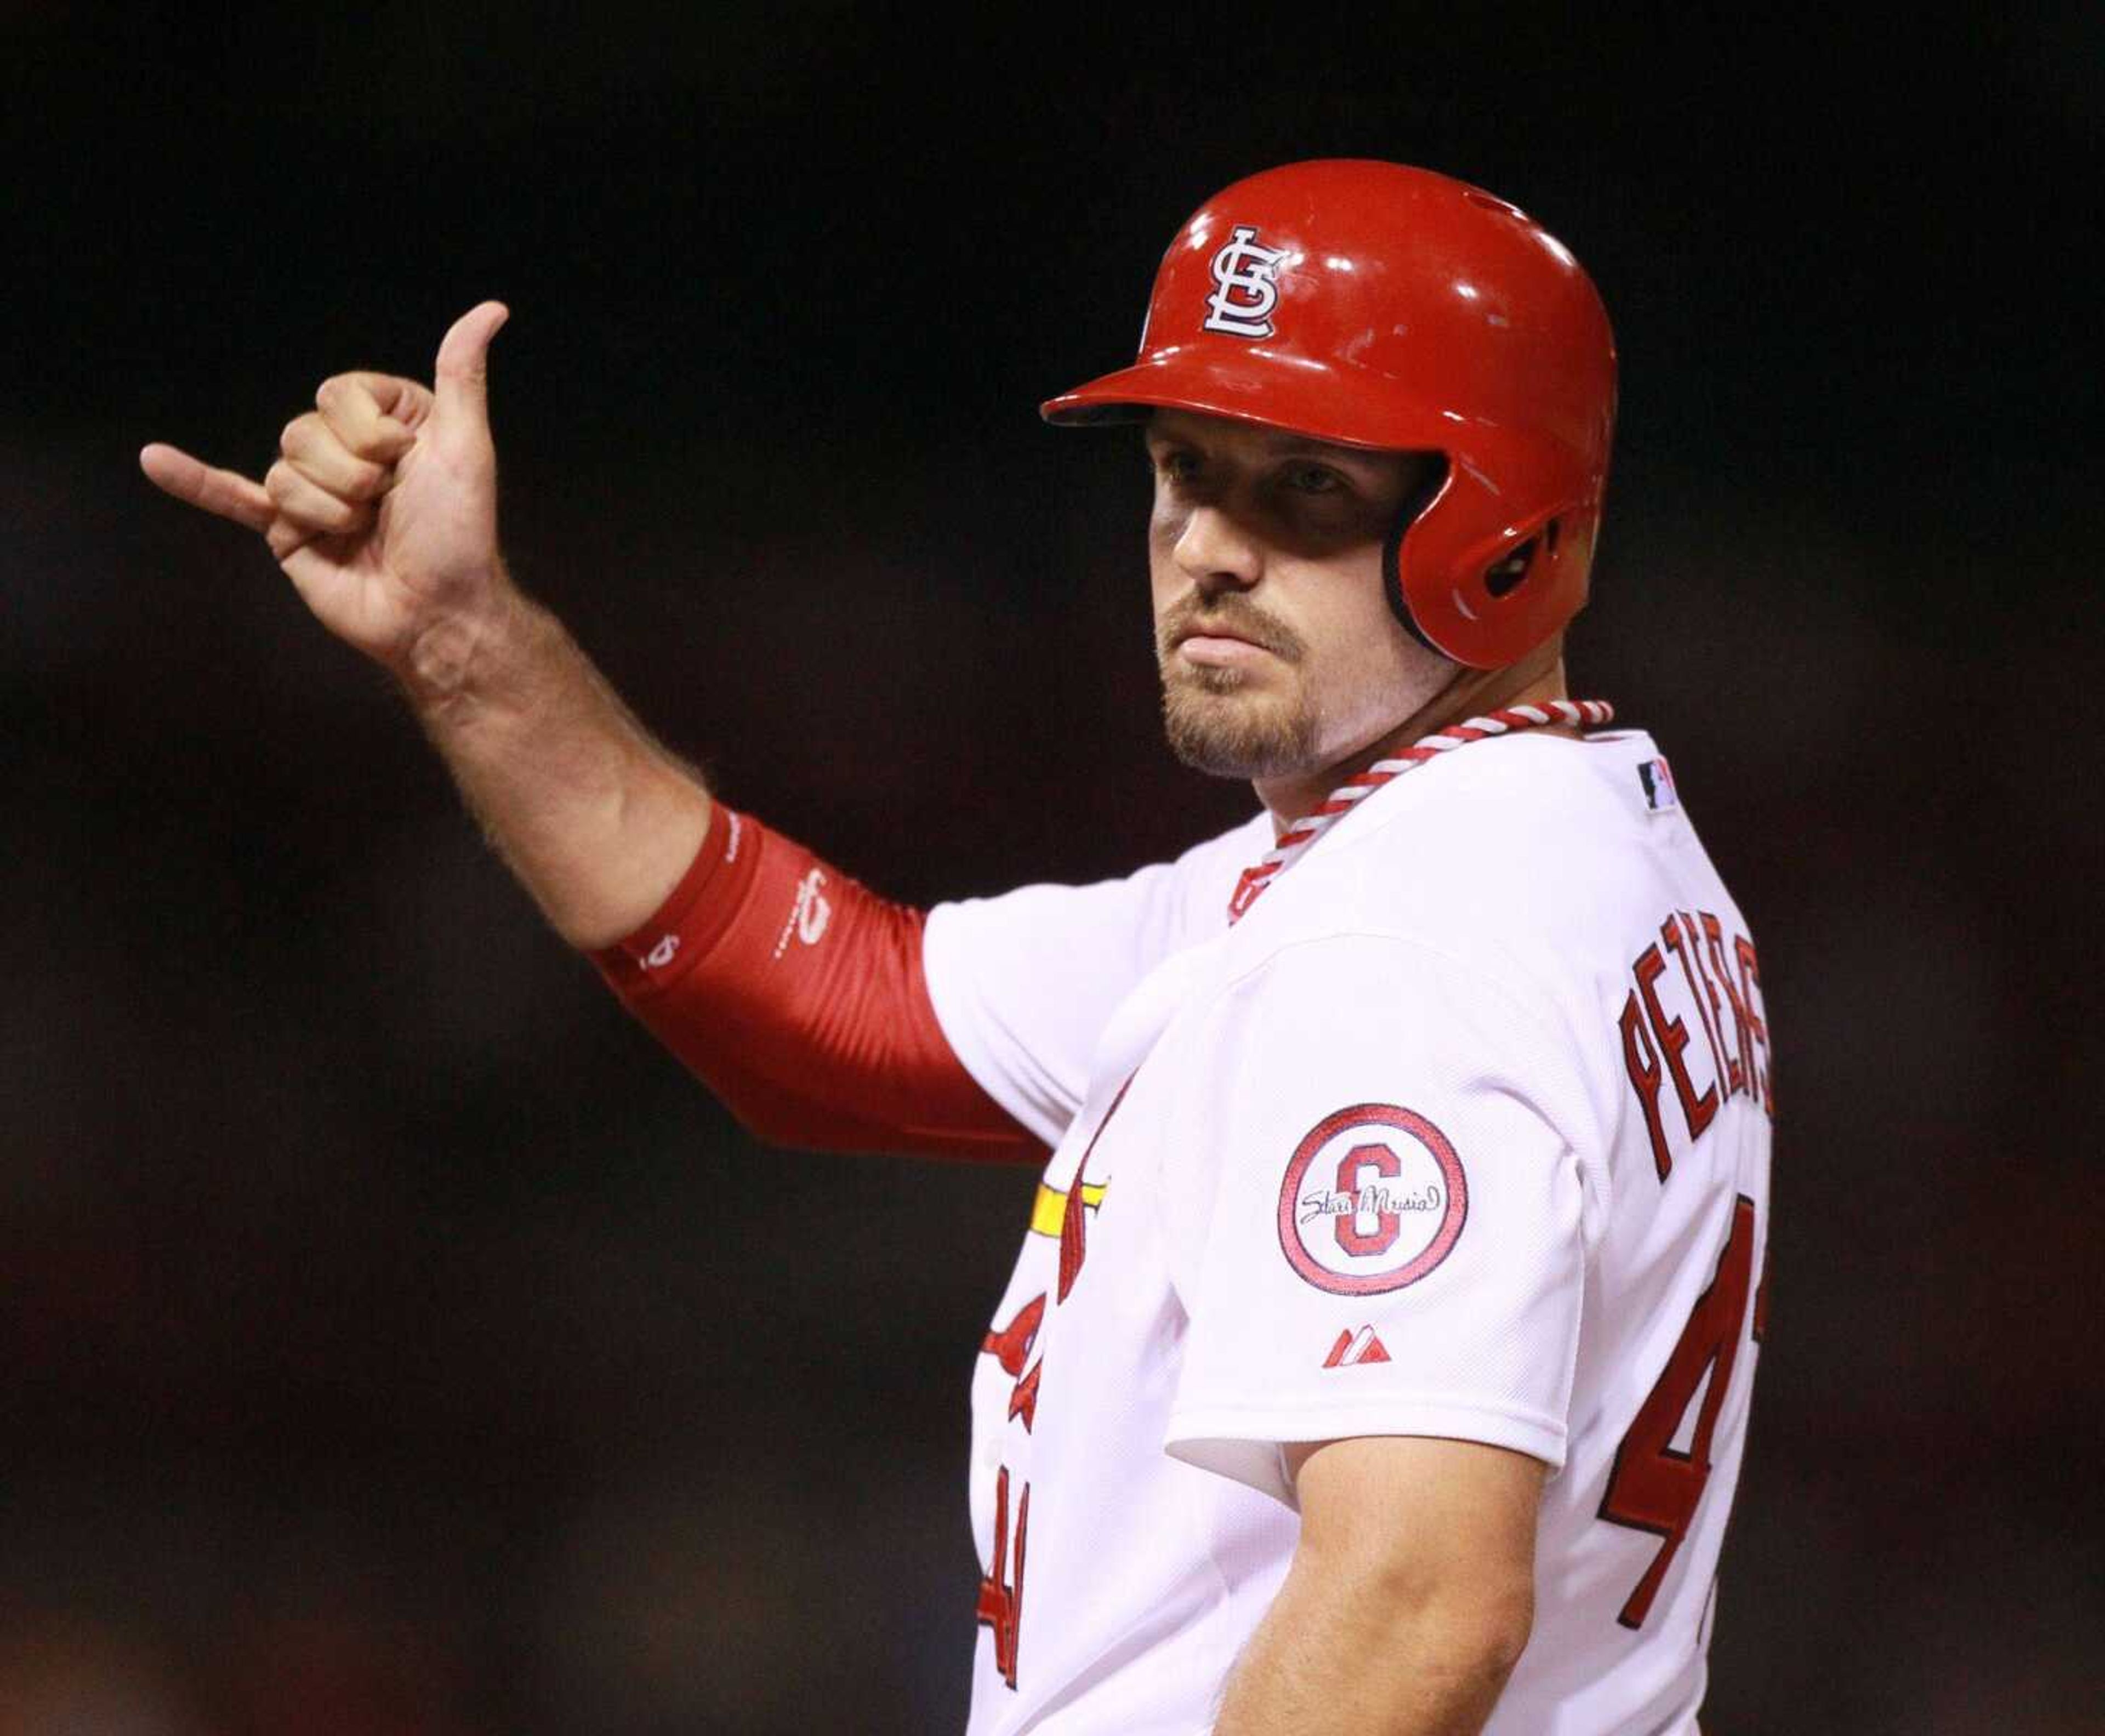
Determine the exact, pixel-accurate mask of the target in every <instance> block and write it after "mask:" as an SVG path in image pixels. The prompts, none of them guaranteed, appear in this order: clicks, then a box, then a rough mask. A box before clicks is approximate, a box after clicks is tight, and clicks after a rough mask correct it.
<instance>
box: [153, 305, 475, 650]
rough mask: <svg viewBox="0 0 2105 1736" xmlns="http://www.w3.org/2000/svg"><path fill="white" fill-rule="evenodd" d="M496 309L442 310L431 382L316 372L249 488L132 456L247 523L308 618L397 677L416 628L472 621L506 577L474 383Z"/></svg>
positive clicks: (174, 489) (165, 459) (200, 469)
mask: <svg viewBox="0 0 2105 1736" xmlns="http://www.w3.org/2000/svg"><path fill="white" fill-rule="evenodd" d="M507 317H508V314H507V310H506V309H505V307H504V306H503V304H502V303H500V302H496V301H485V302H483V303H482V304H481V305H480V306H478V307H476V308H473V309H472V310H469V311H468V312H467V313H466V314H463V315H462V316H461V317H460V318H459V319H458V320H456V321H455V322H454V326H453V328H452V329H451V330H450V331H449V332H447V333H446V335H445V341H443V342H442V343H441V344H440V346H439V356H438V367H437V371H436V382H435V384H434V386H431V387H427V386H422V385H421V384H419V383H418V382H416V381H413V380H404V379H400V378H397V377H395V376H393V375H391V374H379V373H343V374H337V375H335V376H333V377H331V378H329V379H327V380H324V382H322V385H321V388H320V390H319V391H317V392H316V393H315V408H314V409H312V410H310V411H308V412H307V413H306V414H305V415H302V416H299V417H295V418H294V419H293V421H292V422H288V424H286V426H285V430H284V434H283V435H281V436H280V439H279V453H280V456H279V459H278V462H276V463H275V464H273V465H272V466H270V470H269V471H268V472H267V473H266V475H265V476H264V478H263V480H262V481H261V482H260V483H259V482H256V481H254V480H251V479H250V478H248V477H247V476H244V475H239V473H238V472H236V471H228V470H220V469H217V468H215V467H214V466H211V465H208V464H206V463H204V462H202V461H201V460H199V459H197V458H194V457H191V456H190V453H186V452H182V451H180V450H178V449H177V448H175V447H173V446H165V445H161V444H154V445H150V446H148V447H147V448H146V449H145V450H144V451H142V452H141V453H140V454H139V467H140V468H141V470H143V471H145V473H146V475H147V476H148V478H149V479H150V480H152V481H153V482H154V484H155V485H156V486H157V487H159V488H161V489H164V490H165V491H166V492H168V493H170V494H172V495H174V496H175V497H176V498H177V499H178V500H181V501H187V502H190V505H192V506H194V507H202V508H203V510H204V511H207V512H211V513H215V514H217V515H218V516H220V517H221V518H224V519H231V520H233V521H234V522H235V524H245V525H247V526H248V529H251V530H255V531H260V532H261V533H262V536H263V539H264V541H265V542H266V543H267V544H268V545H269V546H270V552H271V554H272V555H273V556H275V557H276V560H277V561H278V564H279V565H280V566H281V567H283V568H284V570H285V573H286V575H287V576H288V578H291V580H292V581H293V585H294V586H295V587H297V590H298V591H299V593H300V596H301V597H302V599H303V600H305V601H306V605H307V607H308V608H309V609H311V610H312V611H313V612H314V614H315V618H317V619H319V620H320V622H321V623H322V624H323V625H324V627H327V628H328V630H329V631H331V632H333V633H334V634H335V635H336V636H337V637H338V638H340V639H342V640H344V641H345V642H346V644H348V645H352V646H354V647H355V648H356V649H359V650H360V651H362V652H364V654H366V655H367V656H369V657H370V658H374V659H375V660H376V661H378V662H379V663H382V664H384V665H386V666H387V667H389V668H391V669H392V670H394V671H395V672H396V673H398V674H403V675H406V674H407V673H408V672H409V669H410V667H411V664H412V663H413V660H414V659H415V658H416V654H417V652H418V646H419V644H420V642H421V641H422V640H423V639H424V637H425V636H426V635H427V633H429V632H430V631H431V629H432V628H434V627H439V626H440V625H442V624H445V623H461V622H465V621H469V620H472V618H473V617H474V615H475V614H476V610H477V609H478V607H479V606H480V605H487V604H488V603H489V602H490V601H492V600H495V599H496V598H498V596H500V595H501V593H503V591H505V590H506V589H507V583H508V582H507V580H506V578H505V576H504V571H503V562H502V560H501V559H500V557H499V555H498V546H497V453H496V448H495V446H494V444H493V442H492V440H491V439H490V433H489V397H488V392H487V380H488V362H489V344H490V340H491V339H492V338H494V337H496V335H497V332H498V328H499V327H501V326H502V325H503V324H504V322H505V320H506V319H507Z"/></svg>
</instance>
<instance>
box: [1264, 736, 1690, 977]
mask: <svg viewBox="0 0 2105 1736" xmlns="http://www.w3.org/2000/svg"><path fill="white" fill-rule="evenodd" d="M1659 757H1660V756H1659V753H1658V750H1657V748H1656V747H1655V746H1654V745H1653V743H1651V739H1650V738H1649V737H1647V736H1645V735H1643V734H1638V733H1637V732H1625V733H1619V734H1614V735H1609V736H1596V737H1593V738H1589V739H1587V740H1585V741H1583V742H1581V741H1571V740H1563V739H1556V738H1542V737H1529V736H1521V737H1517V738H1515V739H1511V740H1507V741H1486V742H1478V743H1472V744H1471V745H1470V746H1468V747H1467V748H1461V749H1459V750H1457V751H1456V752H1453V753H1451V754H1449V755H1447V756H1445V757H1444V758H1442V759H1440V760H1437V761H1431V762H1429V763H1428V764H1427V765H1423V766H1420V767H1418V768H1416V769H1415V770H1413V771H1410V772H1408V773H1406V774H1403V775H1402V776H1401V777H1399V778H1397V779H1396V780H1395V781H1394V782H1393V783H1391V784H1389V785H1388V786H1386V787H1385V788H1382V789H1380V790H1378V791H1376V792H1374V794H1373V795H1372V796H1370V797H1367V798H1366V799H1365V801H1363V802H1362V803H1361V805H1360V806H1359V807H1358V808H1357V809H1356V810H1354V811H1353V812H1352V813H1351V814H1348V815H1347V816H1346V817H1345V818H1344V819H1342V820H1341V821H1339V823H1338V825H1337V827H1336V828H1334V830H1333V832H1331V833H1330V836H1328V837H1325V838H1324V839H1323V840H1321V841H1320V842H1319V843H1318V844H1317V845H1316V846H1315V847H1314V848H1313V849H1312V850H1310V851H1309V853H1308V855H1307V857H1306V858H1305V859H1303V861H1302V862H1301V863H1299V864H1297V865H1296V866H1295V868H1294V870H1293V872H1290V873H1289V874H1287V875H1285V876H1282V877H1281V878H1280V882H1279V884H1278V886H1276V889H1275V890H1274V891H1273V892H1271V893H1267V895H1266V897H1265V898H1264V899H1263V900H1261V901H1260V903H1259V904H1258V907H1257V908H1256V909H1254V911H1253V912H1252V913H1251V920H1252V922H1253V923H1254V924H1258V926H1260V927H1261V928H1262V929H1263V930H1266V931H1268V933H1269V934H1270V935H1271V936H1273V937H1275V938H1276V939H1277V940H1278V941H1279V942H1280V943H1282V944H1284V943H1286V942H1289V940H1299V939H1307V938H1310V937H1312V936H1315V935H1324V934H1335V933H1343V932H1356V933H1361V934H1365V935H1387V936H1390V937H1392V938H1395V939H1401V940H1406V941H1410V942H1413V943H1415V944H1417V945H1419V946H1420V947H1423V948H1428V949H1429V950H1432V951H1434V952H1438V953H1446V954H1448V955H1450V956H1453V957H1458V958H1460V959H1463V960H1464V961H1467V962H1471V963H1473V964H1474V965H1476V966H1477V967H1478V968H1481V969H1484V970H1486V971H1490V973H1491V974H1492V975H1494V976H1517V977H1519V978H1522V979H1526V978H1531V977H1532V976H1533V975H1534V974H1535V972H1536V971H1539V970H1541V969H1544V968H1554V967H1555V966H1556V964H1557V962H1558V961H1559V960H1562V961H1566V962H1571V961H1573V960H1575V958H1576V957H1582V956H1583V955H1584V953H1586V952H1587V951H1588V950H1589V939H1590V938H1591V937H1597V936H1598V937H1601V938H1603V939H1605V938H1606V937H1607V935H1608V934H1610V933H1611V932H1612V931H1613V930H1616V928H1617V927H1618V926H1620V925H1618V924H1617V923H1616V922H1614V921H1613V920H1612V917H1613V913H1614V911H1615V910H1616V909H1617V908H1620V906H1621V905H1622V904H1625V903H1626V902H1628V901H1629V899H1630V898H1631V897H1632V895H1633V890H1634V889H1635V887H1636V886H1637V885H1638V883H1640V882H1642V881H1645V880H1647V878H1649V877H1650V872H1651V859H1652V858H1653V856H1654V855H1655V854H1656V852H1657V851H1658V850H1659V849H1660V846H1662V844H1663V843H1664V842H1665V841H1666V839H1667V837H1668V835H1669V832H1670V831H1671V830H1672V829H1673V827H1674V824H1676V823H1678V816H1676V817H1675V819H1674V820H1673V821H1670V822H1669V824H1668V825H1666V826H1661V825H1660V824H1657V823H1655V818H1654V814H1653V812H1652V810H1650V808H1649V807H1648V806H1647V786H1646V784H1645V782H1644V779H1643V777H1642V771H1641V768H1642V767H1643V766H1645V765H1648V764H1652V763H1655V762H1657V761H1659ZM1260 919H1261V920H1260ZM1252 938H1253V939H1256V938H1257V937H1256V936H1255V935H1253V936H1252ZM1511 986H1513V987H1515V988H1531V987H1532V984H1531V982H1527V981H1515V982H1513V984H1511Z"/></svg>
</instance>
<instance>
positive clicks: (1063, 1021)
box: [922, 812, 1271, 1146]
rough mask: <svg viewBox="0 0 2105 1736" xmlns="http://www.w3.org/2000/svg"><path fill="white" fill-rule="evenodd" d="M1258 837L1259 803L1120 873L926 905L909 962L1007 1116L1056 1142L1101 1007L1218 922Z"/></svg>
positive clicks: (1079, 1090)
mask: <svg viewBox="0 0 2105 1736" xmlns="http://www.w3.org/2000/svg"><path fill="white" fill-rule="evenodd" d="M1270 848H1271V822H1270V820H1269V819H1268V818H1267V816H1266V815H1265V814H1263V813H1262V812H1260V813H1258V814H1254V815H1253V816H1252V817H1251V818H1250V819H1249V820H1248V821H1246V822H1245V823H1244V824H1242V825H1240V826H1238V827H1236V828H1234V829H1232V830H1231V831H1229V832H1223V833H1222V834H1221V835H1220V836H1219V837H1214V838H1211V839H1209V840H1208V841H1205V842H1204V843H1202V844H1198V845H1195V846H1193V847H1192V848H1191V849H1190V850H1187V851H1185V852H1184V854H1183V855H1181V856H1179V857H1178V858H1177V859H1176V860H1175V861H1173V862H1165V863H1159V864H1155V865H1154V866H1152V867H1149V868H1142V869H1141V870H1140V871H1139V872H1137V873H1135V874H1130V875H1128V876H1127V877H1124V879H1122V880H1106V881H1099V882H1097V883H1096V884H1095V885H1093V886H1053V885H1041V886H1023V887H1020V888H1018V889H1017V890H1015V891H1013V892H1008V893H1004V894H1003V895H1000V896H999V897H994V898H975V899H963V900H961V901H959V902H956V903H951V904H938V905H936V907H935V908H934V909H932V910H931V911H930V912H929V913H928V921H927V927H926V928H925V930H923V939H922V962H923V969H924V971H925V972H926V975H927V982H928V993H929V998H930V999H931V1000H932V1002H933V1003H934V1005H935V1009H936V1021H937V1022H938V1023H939V1024H941V1026H942V1028H943V1034H944V1036H945V1038H948V1039H949V1041H950V1047H951V1048H952V1049H954V1051H956V1053H957V1055H958V1059H959V1060H960V1061H962V1062H963V1064H964V1066H965V1069H966V1070H967V1071H968V1072H969V1073H971V1074H972V1077H973V1078H976V1079H977V1080H978V1081H979V1083H980V1085H981V1088H982V1089H983V1090H984V1091H985V1092H986V1093H987V1095H988V1096H990V1097H992V1098H993V1099H994V1101H995V1102H996V1103H998V1104H999V1105H1001V1106H1002V1107H1003V1109H1006V1110H1008V1113H1010V1114H1011V1115H1012V1116H1014V1117H1015V1118H1016V1119H1017V1122H1020V1123H1021V1125H1022V1126H1024V1127H1027V1128H1028V1129H1030V1131H1031V1132H1032V1133H1034V1134H1035V1135H1036V1136H1038V1137H1039V1139H1041V1140H1044V1142H1045V1143H1046V1144H1047V1145H1048V1146H1052V1145H1058V1144H1059V1142H1060V1138H1061V1135H1062V1134H1063V1133H1064V1132H1065V1131H1066V1127H1067V1123H1068V1122H1070V1121H1071V1120H1073V1119H1074V1117H1075V1112H1076V1110H1077V1109H1079V1107H1080V1105H1081V1102H1082V1098H1083V1095H1084V1091H1086V1090H1087V1088H1088V1078H1089V1062H1090V1057H1091V1055H1093V1053H1094V1052H1095V1050H1096V1047H1097V1039H1098V1038H1100V1037H1101V1036H1102V1033H1103V1029H1104V1026H1105V1024H1106V1022H1107V1021H1108V1020H1110V1017H1111V1013H1112V1011H1114V1010H1115V1008H1116V1007H1117V1006H1118V1005H1119V1004H1120V1002H1122V1001H1124V999H1125V997H1127V995H1128V994H1129V993H1132V991H1133V985H1134V984H1136V983H1137V982H1138V981H1139V980H1141V978H1142V977H1143V976H1145V975H1146V974H1147V973H1148V972H1149V971H1151V970H1152V969H1154V967H1155V966H1156V965H1157V964H1159V963H1160V962H1161V961H1162V960H1163V959H1164V958H1166V957H1169V954H1171V953H1174V952H1177V951H1178V950H1180V949H1182V948H1185V947H1187V946H1190V945H1191V944H1194V943H1195V942H1196V941H1199V940H1201V939H1205V938H1207V937H1208V936H1209V935H1213V934H1215V933H1218V931H1219V930H1221V929H1222V928H1223V927H1224V926H1226V925H1227V902H1228V899H1229V896H1230V895H1231V893H1232V892H1233V891H1234V890H1235V884H1236V877H1237V876H1238V875H1239V874H1240V872H1242V870H1243V869H1244V868H1245V867H1247V866H1248V865H1249V864H1250V863H1252V862H1254V861H1256V860H1257V859H1258V858H1259V857H1260V856H1262V855H1263V854H1264V852H1265V851H1266V850H1268V849H1270Z"/></svg>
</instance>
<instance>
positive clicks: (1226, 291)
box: [1205, 223, 1289, 337]
mask: <svg viewBox="0 0 2105 1736" xmlns="http://www.w3.org/2000/svg"><path fill="white" fill-rule="evenodd" d="M1288 251H1289V250H1288V249H1287V248H1267V247H1259V246H1258V243H1257V231H1256V230H1254V229H1252V228H1251V227H1250V226H1249V225H1248V224H1247V223H1244V224H1239V225H1237V226H1236V230H1235V233H1234V234H1231V235H1230V236H1229V237H1228V239H1227V241H1226V242H1225V243H1223V244H1222V248H1221V250H1220V252H1218V253H1216V254H1215V255H1214V256H1213V282H1214V283H1215V285H1216V286H1217V287H1216V288H1215V289H1214V291H1213V294H1211V295H1210V296H1209V297H1206V325H1205V329H1206V330H1208V331H1209V332H1227V334H1228V336H1229V337H1271V310H1272V309H1273V308H1275V307H1276V306H1278V305H1279V285H1278V284H1277V283H1275V282H1273V281H1272V279H1273V277H1274V275H1275V274H1276V273H1277V271H1278V270H1279V267H1280V262H1281V261H1284V260H1285V257H1286V256H1287V253H1288Z"/></svg>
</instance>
